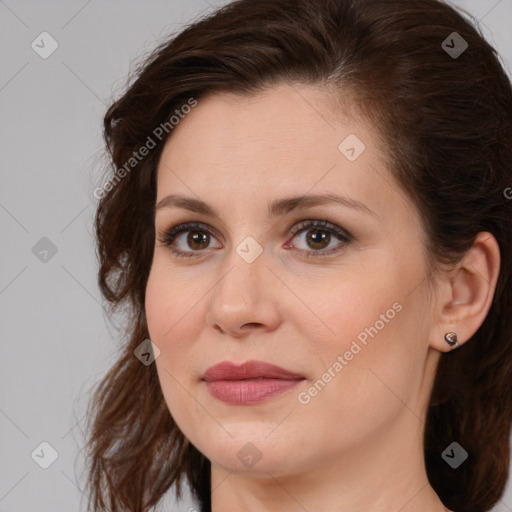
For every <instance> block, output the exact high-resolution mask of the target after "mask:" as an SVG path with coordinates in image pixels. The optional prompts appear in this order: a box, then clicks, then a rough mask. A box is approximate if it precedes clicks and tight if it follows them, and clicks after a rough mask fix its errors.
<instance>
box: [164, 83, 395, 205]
mask: <svg viewBox="0 0 512 512" xmlns="http://www.w3.org/2000/svg"><path fill="white" fill-rule="evenodd" d="M334 104H335V102H334V101H333V98H332V96H331V95H329V93H328V92H327V91H326V90H325V89H319V88H314V87H310V86H297V85H294V86H291V85H280V86H277V87H273V88H269V89H267V90H265V91H263V92H261V93H258V94H251V95H246V94H244V95H238V94H232V93H214V94H211V95H208V96H207V97H205V98H203V99H200V100H198V104H197V106H196V107H195V108H194V109H193V110H192V111H191V112H190V113H189V114H187V115H186V116H184V117H183V119H182V120H181V121H180V122H179V124H178V125H177V126H176V127H175V128H174V130H173V132H172V134H171V136H170V137H169V139H168V141H167V143H166V145H165V147H164V150H163V153H162V156H161V159H160V162H159V166H158V187H157V202H158V201H159V200H161V199H162V198H163V197H164V196H165V195H167V194H169V193H181V194H187V195H189V196H190V195H192V196H197V197H200V198H201V199H203V200H206V198H208V197H210V198H212V200H215V199H218V203H217V204H216V206H218V207H219V209H222V208H223V206H224V205H225V204H234V203H240V204H241V205H242V206H245V207H249V205H250V204H254V203H255V202H261V201H263V202H269V201H270V200H271V199H273V198H281V197H286V196H291V195H304V194H307V193H308V192H310V191H311V192H314V193H325V192H339V193H343V194H345V195H346V194H348V195H350V196H351V197H354V198H357V199H358V200H360V201H362V202H365V201H367V202H369V203H370V202H371V203H372V206H371V208H372V209H373V210H374V211H375V210H379V209H380V210H383V209H386V208H389V207H391V206H393V205H395V204H396V201H397V198H396V197H395V196H396V195H397V194H398V195H402V196H403V195H404V193H403V192H402V191H401V190H399V187H398V185H397V184H396V183H395V182H394V180H393V178H392V177H391V176H390V175H389V172H388V171H387V170H386V169H385V167H384V160H383V158H382V153H381V151H380V148H379V147H378V146H377V142H376V141H375V139H374V137H373V136H372V132H371V130H370V129H369V128H368V127H367V126H366V125H365V123H364V120H362V121H363V122H362V121H361V120H355V119H354V117H353V116H350V117H348V116H347V115H345V114H344V113H343V112H342V111H335V110H334V108H333V107H334ZM212 193H213V194H214V196H212Z"/></svg>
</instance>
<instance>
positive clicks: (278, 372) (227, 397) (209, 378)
mask: <svg viewBox="0 0 512 512" xmlns="http://www.w3.org/2000/svg"><path fill="white" fill-rule="evenodd" d="M202 380H203V381H205V382H206V385H207V387H208V391H209V392H210V394H211V395H212V396H214V397H215V398H217V399H219V400H221V401H223V402H225V403H228V404H237V405H243V404H254V403H259V402H263V401H265V400H267V399H269V398H271V397H273V396H276V395H280V394H281V393H284V392H285V391H287V390H289V389H291V388H293V387H295V386H297V385H298V384H299V382H301V381H302V380H304V377H303V376H302V375H299V374H297V373H293V372H290V371H288V370H285V369H284V368H281V367H279V366H276V365H273V364H270V363H265V362H263V361H247V362H245V363H242V364H241V365H236V364H234V363H232V362H230V361H223V362H221V363H218V364H216V365H214V366H211V367H210V368H208V370H206V372H205V373H204V375H203V377H202Z"/></svg>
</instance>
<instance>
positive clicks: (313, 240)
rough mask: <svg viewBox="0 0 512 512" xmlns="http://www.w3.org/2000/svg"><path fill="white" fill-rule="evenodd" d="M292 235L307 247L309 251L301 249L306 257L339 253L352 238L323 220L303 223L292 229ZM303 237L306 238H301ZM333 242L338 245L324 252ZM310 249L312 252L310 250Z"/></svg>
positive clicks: (288, 246)
mask: <svg viewBox="0 0 512 512" xmlns="http://www.w3.org/2000/svg"><path fill="white" fill-rule="evenodd" d="M293 235H294V237H293V238H302V240H303V241H304V242H305V243H306V245H307V247H309V249H308V248H306V249H302V251H303V252H305V253H306V255H307V256H327V255H329V254H332V253H336V252H339V251H340V250H341V249H343V248H344V247H345V246H346V245H348V244H349V243H350V242H351V241H352V236H351V235H349V234H348V233H347V232H346V231H345V230H343V229H341V228H340V227H338V226H336V225H335V224H331V223H330V222H328V221H324V220H321V221H310V220H308V221H304V222H302V223H300V224H299V225H298V226H296V227H295V228H294V230H293ZM303 235H306V236H305V237H303ZM335 240H338V242H339V243H338V244H335V245H334V247H332V248H331V249H329V250H326V249H327V248H328V247H329V245H330V244H331V242H333V241H335ZM285 248H290V245H286V246H285ZM311 248H313V249H314V250H313V251H312V250H310V249H311Z"/></svg>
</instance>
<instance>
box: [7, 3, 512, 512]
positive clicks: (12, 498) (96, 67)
mask: <svg viewBox="0 0 512 512" xmlns="http://www.w3.org/2000/svg"><path fill="white" fill-rule="evenodd" d="M224 3H227V2H226V1H223V0H167V1H161V0H160V1H157V0H152V1H150V2H149V1H147V2H143V1H136V0H124V1H121V0H115V1H114V0H110V1H102V2H100V1H99V0H89V1H67V2H64V1H55V0H53V1H45V2H36V1H27V0H17V1H16V0H7V1H6V2H4V1H1V0H0V54H1V62H2V67H1V71H0V113H1V119H2V122H1V123H0V141H1V149H2V158H1V163H0V165H1V184H2V186H1V189H0V225H1V235H2V241H1V244H2V245H1V247H2V249H1V251H0V310H1V312H2V316H1V318H2V322H1V339H2V353H1V357H0V375H1V381H2V387H1V389H0V433H1V436H0V460H1V467H0V511H3V512H7V511H9V512H29V511H35V510H37V511H38V512H55V511H58V510H66V511H72V510H85V506H84V505H85V499H84V495H83V492H82V490H81V489H83V480H81V478H80V477H81V475H82V474H83V465H82V463H81V459H77V456H78V455H79V451H80V448H81V447H82V446H83V443H84V438H83V432H82V429H83V426H84V411H85V406H86V403H87V399H88V394H87V392H88V391H89V390H90V388H91V386H92V385H93V384H94V383H96V382H97V381H98V380H99V379H100V378H101V377H102V376H103V375H104V373H105V372H106V371H107V369H108V368H109V366H110V365H111V364H112V363H113V361H114V360H115V358H116V351H117V340H116V333H115V331H114V329H113V328H112V326H110V325H109V324H108V322H107V321H106V317H105V315H104V313H103V310H102V306H101V299H100V294H99V291H98V289H97V285H96V259H95V247H94V241H93V237H92V233H93V229H92V226H93V224H92V220H93V216H94V211H95V206H96V200H95V199H94V197H93V190H94V188H96V187H97V186H99V185H100V179H99V176H100V172H101V169H102V167H101V166H102V165H103V160H102V140H101V131H102V117H103V115H104V113H105V110H106V106H107V105H108V104H109V102H110V100H111V98H112V95H116V97H117V95H118V93H119V92H120V91H121V90H122V88H123V86H124V84H125V79H126V76H127V74H128V72H129V70H130V68H131V65H132V64H133V63H134V62H135V60H136V59H137V58H139V57H140V56H141V55H142V54H143V52H145V51H148V50H150V49H151V48H153V47H154V46H155V45H156V43H157V42H158V41H159V40H160V39H161V38H162V37H164V36H165V35H166V34H168V33H169V32H171V31H178V30H179V29H180V28H181V27H182V26H183V24H184V23H187V22H189V21H191V20H192V19H194V18H195V17H197V16H199V15H201V14H204V13H207V12H209V11H211V10H212V9H213V8H214V7H218V6H220V5H222V4H224ZM452 3H454V4H455V5H460V6H462V7H464V8H465V9H467V10H468V11H469V12H471V13H472V14H473V15H474V16H475V17H476V18H477V19H479V20H481V26H482V28H483V29H484V34H485V36H486V37H487V39H488V40H489V41H490V42H491V43H492V44H493V45H494V46H495V47H496V48H497V49H498V51H499V52H500V53H501V56H502V58H503V61H504V65H505V67H506V69H507V71H508V72H509V74H511V75H512V73H511V69H512V36H511V31H510V27H511V25H512V0H467V1H464V0H459V1H457V2H452ZM44 31H46V32H49V33H50V34H51V36H52V37H53V38H54V39H55V40H56V41H57V43H58V49H57V50H56V51H55V52H54V53H53V54H52V55H51V56H50V57H48V58H47V59H43V58H41V57H40V56H39V55H38V54H37V53H36V52H35V51H34V50H33V49H32V47H31V43H32V41H34V40H36V38H37V37H38V36H39V34H41V33H42V32H44ZM447 35H448V34H447ZM37 41H40V39H37V40H36V42H37ZM45 48H46V49H48V48H49V41H48V40H46V43H45ZM40 51H43V50H42V49H41V50H40ZM43 237H47V238H48V239H49V240H51V242H52V244H54V246H55V247H56V249H57V252H56V254H54V255H53V256H52V253H51V252H49V253H48V255H46V256H45V253H43V252H41V253H40V254H39V257H36V254H34V252H36V253H37V251H36V250H34V251H33V247H34V246H35V245H36V244H37V243H38V242H39V241H40V239H41V238H43ZM39 243H40V244H43V245H42V246H41V247H42V248H41V247H39V246H36V248H39V251H42V250H44V249H45V248H46V246H45V245H44V244H47V243H48V242H47V241H43V242H39ZM42 257H46V259H47V261H46V262H43V261H41V260H40V259H39V258H42ZM43 441H46V442H48V443H50V445H51V446H52V447H53V448H54V449H55V450H56V451H57V452H58V457H57V459H56V460H55V462H53V464H52V465H51V466H50V467H48V468H47V469H42V468H41V467H40V466H39V465H38V464H36V462H35V461H34V459H35V460H38V461H39V462H40V463H44V462H45V461H46V462H49V461H50V459H49V458H48V457H49V453H50V452H49V450H48V449H45V448H44V447H43V451H41V448H38V447H39V445H40V443H41V442H43ZM34 450H36V451H35V454H34V459H33V458H32V457H31V454H32V453H33V452H34ZM37 454H39V457H38V455H37ZM168 495H169V499H168V502H167V503H169V504H171V503H173V499H172V496H170V495H171V493H168ZM81 502H82V505H81ZM192 504H193V503H192V502H191V501H190V499H186V500H184V501H183V502H181V503H179V504H175V505H174V506H172V505H171V506H170V507H169V506H167V507H166V510H178V511H180V512H181V511H183V512H185V511H187V510H188V509H189V507H190V506H191V505H192ZM159 509H160V507H159V508H158V510H159ZM494 510H496V511H499V512H507V511H512V489H511V485H510V480H509V487H508V489H507V493H506V495H505V496H504V498H503V500H502V502H501V503H500V504H499V506H498V507H496V508H495V509H494Z"/></svg>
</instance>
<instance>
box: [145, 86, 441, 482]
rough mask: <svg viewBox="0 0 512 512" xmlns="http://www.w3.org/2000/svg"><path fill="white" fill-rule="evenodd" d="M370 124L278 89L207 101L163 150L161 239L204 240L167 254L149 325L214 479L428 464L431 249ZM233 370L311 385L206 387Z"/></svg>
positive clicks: (153, 290)
mask: <svg viewBox="0 0 512 512" xmlns="http://www.w3.org/2000/svg"><path fill="white" fill-rule="evenodd" d="M361 123H362V122H361V121H360V122H355V121H354V120H351V119H349V118H346V117H344V116H343V115H342V114H341V113H339V112H335V110H334V109H333V106H332V104H331V103H330V101H329V100H328V97H327V93H326V92H325V91H323V90H320V89H315V88H312V87H306V86H298V85H295V86H293V87H291V86H288V85H282V86H279V87H273V88H271V89H268V90H267V91H265V92H264V93H262V94H258V95H252V96H238V95H231V94H220V93H219V94H215V95H211V96H209V97H207V98H205V99H202V100H200V101H198V104H197V106H196V107H195V108H193V109H192V110H191V112H190V113H189V114H187V115H186V116H183V119H182V120H181V121H180V123H179V124H178V125H177V126H176V127H175V128H174V130H173V133H172V136H171V137H170V138H169V140H168V141H167V143H166V146H165V148H164V151H163V154H162V157H161V160H160V162H159V166H158V182H157V200H156V202H157V204H160V203H161V202H163V203H162V205H161V207H160V208H157V211H156V218H155V228H156V233H157V238H158V240H164V239H165V238H166V236H167V235H166V233H167V232H168V231H169V230H170V228H172V227H174V226H179V225H183V224H185V223H194V225H192V226H190V225H188V226H185V227H183V230H182V231H181V232H179V233H177V234H175V237H174V238H172V237H168V242H169V243H170V245H165V244H164V243H161V242H160V241H157V242H156V246H155V252H154V259H153V262H152V268H151V272H150V276H149V281H148V284H147V290H146V314H147V321H148V327H149V332H150V337H151V340H152V341H153V343H155V344H156V345H157V346H158V348H159V349H160V352H161V353H160V355H159V357H158V358H157V359H156V367H157V371H158V376H159V379H160V383H161V387H162V391H163V394H164V397H165V400H166V403H167V405H168V407H169V410H170V412H171V414H172V416H173V418H174V420H175V421H176V423H177V424H178V426H179V427H180V429H181V430H182V432H183V433H184V434H185V436H186V437H187V438H188V439H189V440H190V441H191V442H192V444H193V445H195V446H196V448H197V449H198V450H200V451H201V452H202V453H203V454H204V455H205V456H206V457H207V458H208V459H210V461H211V462H212V463H214V464H215V465H216V466H220V467H222V468H224V469H226V470H229V471H232V470H234V471H241V472H244V471H245V472H252V474H255V475H256V474H261V475H266V474H267V473H266V472H267V471H268V472H270V473H271V474H272V475H274V476H277V475H286V474H292V473H297V472H300V471H307V470H310V469H311V468H314V467H315V466H317V467H321V466H322V467H325V465H326V464H329V463H332V464H338V463H341V462H342V461H345V462H346V461H347V460H348V458H344V455H346V457H349V456H350V457H352V456H353V457H354V459H353V461H354V460H357V461H358V462H360V461H362V460H364V458H365V457H366V458H368V457H371V456H372V453H371V451H372V450H371V447H372V446H377V445H378V443H382V442H384V440H388V441H389V440H395V441H396V442H397V443H396V447H395V450H396V451H394V452H393V456H396V457H400V450H402V451H403V450H406V449H410V447H411V444H412V443H417V444H416V445H415V446H416V447H418V449H419V448H420V447H421V440H420V438H421V433H422V426H423V424H422V420H421V419H420V418H422V417H423V412H424V408H425V406H426V403H427V401H428V394H429V391H430V386H431V384H432V379H433V376H434V370H435V363H436V362H437V358H438V356H439V352H437V351H435V350H433V349H431V348H430V343H429V336H430V332H431V331H430V329H431V324H432V318H433V315H432V304H431V301H430V295H429V293H428V290H429V288H428V286H427V274H428V271H427V266H426V260H425V250H424V242H423V240H424V238H423V236H424V235H423V231H422V226H421V223H420V219H419V216H418V213H417V212H416V210H415V207H414V205H413V204H412V203H411V202H410V201H409V200H408V199H407V198H406V196H405V193H404V192H403V191H402V190H401V189H400V188H399V186H398V185H397V184H396V182H395V181H394V179H393V178H392V177H391V175H390V174H389V172H388V170H386V169H385V168H384V164H383V163H382V160H381V157H380V154H379V149H378V147H377V142H376V139H375V137H374V135H373V133H372V131H371V130H370V129H369V128H368V127H367V126H364V125H363V124H361ZM170 194H173V195H175V196H178V197H179V198H186V199H187V200H189V202H188V203H184V202H183V201H182V202H181V205H182V207H180V206H179V205H177V204H176V201H169V200H168V201H165V198H166V197H167V196H169V195H170ZM327 195H328V196H331V197H333V198H334V197H336V198H339V200H332V201H327V200H322V201H320V200H316V198H317V196H327ZM291 198H296V199H293V200H291ZM199 202H201V203H205V205H204V206H203V207H202V208H196V209H193V206H194V205H195V206H197V205H199ZM171 203H173V204H171ZM187 204H188V206H189V208H187V207H186V206H187ZM276 205H278V206H279V207H276ZM272 206H274V208H271V207H272ZM207 210H211V211H214V212H216V213H217V215H218V216H216V215H212V214H211V212H209V211H207ZM318 223H321V224H322V225H320V226H318V225H317V224H318ZM196 224H197V225H196ZM173 251H179V254H180V255H178V254H177V253H174V252H173ZM223 361H229V362H232V363H234V364H237V365H239V364H242V363H244V362H247V361H263V362H267V363H270V364H273V365H277V366H279V367H281V368H284V369H285V370H288V371H289V372H292V373H293V374H296V375H298V376H299V377H301V380H299V379H297V380H294V381H290V380H282V379H281V380H280V381H279V380H275V379H272V380H271V379H264V380H261V379H260V380H259V381H252V383H248V382H247V381H246V382H245V383H244V382H240V381H238V382H233V381H231V382H226V380H227V379H229V377H226V376H224V379H222V378H221V377H222V375H217V378H220V381H217V382H216V384H213V383H207V382H206V381H205V380H203V377H204V374H205V372H206V370H208V368H210V367H211V366H213V365H215V364H217V363H219V362H223ZM267 376H268V375H267ZM232 377H233V376H232ZM235 377H236V376H235ZM276 389H277V390H280V391H281V392H280V393H279V392H278V393H275V394H272V393H269V391H270V390H276ZM248 443H251V444H248ZM363 446H364V447H365V448H364V449H363ZM388 446H389V444H388ZM402 447H405V448H402ZM397 451H398V453H397ZM363 452H364V453H363ZM356 455H357V459H356Z"/></svg>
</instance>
